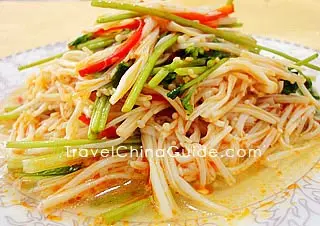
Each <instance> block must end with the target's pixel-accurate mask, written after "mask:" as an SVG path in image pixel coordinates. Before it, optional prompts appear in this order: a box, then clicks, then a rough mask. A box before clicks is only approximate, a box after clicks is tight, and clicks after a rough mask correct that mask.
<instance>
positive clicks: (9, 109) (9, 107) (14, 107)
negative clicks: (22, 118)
mask: <svg viewBox="0 0 320 226" xmlns="http://www.w3.org/2000/svg"><path fill="white" fill-rule="evenodd" d="M18 107H19V106H8V107H5V108H4V111H5V112H6V113H8V112H10V111H13V110H15V109H17V108H18Z"/></svg>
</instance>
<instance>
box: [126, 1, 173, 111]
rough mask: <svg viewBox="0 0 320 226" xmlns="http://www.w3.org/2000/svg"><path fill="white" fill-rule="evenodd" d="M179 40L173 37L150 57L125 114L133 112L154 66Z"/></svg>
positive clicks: (128, 102)
mask: <svg viewBox="0 0 320 226" xmlns="http://www.w3.org/2000/svg"><path fill="white" fill-rule="evenodd" d="M124 4H125V3H124ZM177 39H178V35H173V36H172V37H170V38H169V39H168V40H166V41H165V42H163V43H161V44H160V45H159V46H157V47H156V48H155V50H154V51H153V53H152V54H151V56H150V57H149V59H148V62H147V64H146V66H145V67H144V69H143V71H142V72H141V73H140V74H139V76H138V78H137V81H136V82H135V84H134V85H133V87H132V89H131V91H130V93H129V96H128V98H127V99H126V101H125V103H124V105H123V107H122V111H123V112H129V111H131V109H132V108H133V106H134V105H135V103H136V100H137V98H138V96H139V94H140V93H141V90H142V89H143V86H144V84H145V83H146V81H147V79H148V77H149V76H150V74H151V72H152V69H153V67H154V65H155V64H156V62H157V60H158V59H159V57H160V56H161V55H162V54H163V53H164V51H166V49H168V48H169V47H171V46H172V45H173V44H174V43H176V41H177Z"/></svg>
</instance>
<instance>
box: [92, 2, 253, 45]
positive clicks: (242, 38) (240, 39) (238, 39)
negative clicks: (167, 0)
mask: <svg viewBox="0 0 320 226" xmlns="http://www.w3.org/2000/svg"><path fill="white" fill-rule="evenodd" d="M91 5H92V6H96V7H102V8H113V9H120V10H129V11H133V12H138V13H141V14H146V15H151V16H157V17H160V18H163V19H166V20H169V21H174V22H176V23H178V24H181V25H183V26H188V27H193V28H196V29H198V30H201V31H203V32H204V33H209V34H214V35H216V36H217V37H219V38H222V39H225V40H227V41H229V42H233V43H237V44H240V45H244V46H248V47H256V40H255V39H254V38H252V37H250V36H248V35H244V34H242V33H239V32H234V31H226V30H218V29H214V28H211V27H208V26H206V25H203V24H200V23H198V22H196V21H192V20H188V19H184V18H182V17H179V16H176V15H174V14H172V13H169V12H167V11H162V10H159V9H155V8H149V7H144V6H139V5H136V4H134V3H127V2H119V1H113V0H92V2H91Z"/></svg>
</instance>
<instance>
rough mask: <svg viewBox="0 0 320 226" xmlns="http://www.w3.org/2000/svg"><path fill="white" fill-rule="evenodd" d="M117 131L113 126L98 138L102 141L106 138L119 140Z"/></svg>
mask: <svg viewBox="0 0 320 226" xmlns="http://www.w3.org/2000/svg"><path fill="white" fill-rule="evenodd" d="M116 131H117V128H116V127H115V126H111V127H109V128H106V129H105V130H103V131H102V132H100V134H99V136H98V138H100V139H102V138H104V137H106V138H109V139H111V138H117V137H119V136H118V135H117V132H116Z"/></svg>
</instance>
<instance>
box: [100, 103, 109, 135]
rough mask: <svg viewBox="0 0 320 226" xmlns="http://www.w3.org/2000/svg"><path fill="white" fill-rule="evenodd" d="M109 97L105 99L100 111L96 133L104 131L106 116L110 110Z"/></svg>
mask: <svg viewBox="0 0 320 226" xmlns="http://www.w3.org/2000/svg"><path fill="white" fill-rule="evenodd" d="M109 99H110V97H106V103H105V105H104V107H103V109H102V112H101V117H100V119H99V125H98V131H99V132H101V131H103V130H104V129H105V127H106V123H107V119H108V115H109V112H110V109H111V104H110V102H109Z"/></svg>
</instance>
